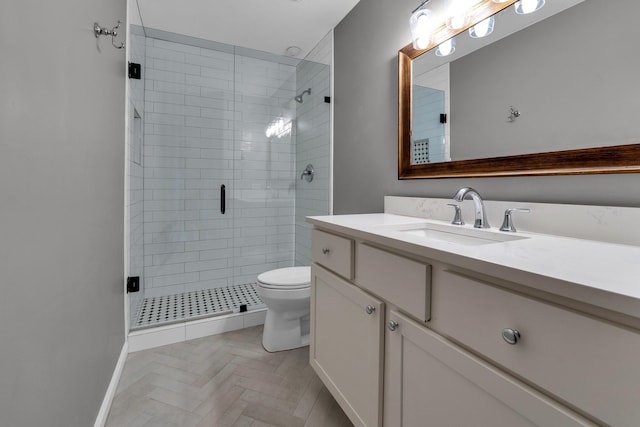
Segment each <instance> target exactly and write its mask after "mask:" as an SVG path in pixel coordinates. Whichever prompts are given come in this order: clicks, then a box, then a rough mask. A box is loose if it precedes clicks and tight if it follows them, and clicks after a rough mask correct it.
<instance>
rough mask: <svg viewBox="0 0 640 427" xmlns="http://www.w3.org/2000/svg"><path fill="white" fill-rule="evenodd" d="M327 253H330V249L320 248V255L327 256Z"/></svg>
mask: <svg viewBox="0 0 640 427" xmlns="http://www.w3.org/2000/svg"><path fill="white" fill-rule="evenodd" d="M329 252H331V249H329V248H322V253H323V254H325V255H326V254H328V253H329Z"/></svg>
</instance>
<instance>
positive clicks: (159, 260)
mask: <svg viewBox="0 0 640 427" xmlns="http://www.w3.org/2000/svg"><path fill="white" fill-rule="evenodd" d="M295 73H296V69H295V67H293V66H291V65H286V64H282V63H278V62H275V61H268V60H264V59H256V58H252V57H247V56H241V55H234V54H232V53H229V52H223V51H216V50H212V49H206V48H202V47H196V46H190V45H186V44H180V43H173V42H169V41H165V40H160V39H154V38H147V40H146V67H145V73H144V79H145V82H144V83H145V88H144V91H145V92H144V93H145V105H144V111H145V114H144V138H145V149H144V156H143V165H144V192H143V196H144V255H145V256H144V278H145V296H146V297H151V296H154V297H157V296H165V295H171V294H177V293H182V292H190V291H196V290H201V289H208V288H217V287H222V286H228V285H234V284H241V283H252V282H255V280H256V276H257V275H258V274H260V273H261V272H263V271H266V270H269V269H273V268H279V267H285V266H290V265H292V263H293V259H294V229H295V226H294V215H295V214H294V208H295V184H294V183H295V173H296V172H295V153H296V151H295V146H294V141H295V139H294V135H287V136H284V137H282V138H277V137H272V138H267V137H266V134H265V131H266V129H267V127H268V126H269V124H270V123H271V122H272V121H274V120H275V119H277V118H278V117H283V118H284V119H285V120H289V121H291V120H293V119H294V114H295V108H294V106H293V105H292V99H293V97H294V96H295V89H296V85H295V83H296V75H295ZM221 185H225V186H226V195H227V197H226V212H225V214H224V215H223V214H222V213H221V212H220V202H221V201H220V194H221V193H220V186H221Z"/></svg>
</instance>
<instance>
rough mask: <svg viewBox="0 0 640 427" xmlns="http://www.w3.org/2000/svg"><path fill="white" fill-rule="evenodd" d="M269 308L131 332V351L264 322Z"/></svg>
mask: <svg viewBox="0 0 640 427" xmlns="http://www.w3.org/2000/svg"><path fill="white" fill-rule="evenodd" d="M266 314H267V309H266V308H264V309H260V310H256V311H251V312H247V313H233V314H226V315H223V316H217V317H208V318H205V319H198V320H192V321H188V322H183V323H175V324H172V325H168V326H158V327H157V328H149V329H142V330H138V331H132V332H129V352H130V353H134V352H136V351H141V350H147V349H149V348H155V347H160V346H163V345H168V344H174V343H177V342H183V341H187V340H190V339H194V338H200V337H204V336H209V335H217V334H222V333H225V332H230V331H235V330H237V329H242V328H249V327H251V326H257V325H262V324H264V319H265V316H266Z"/></svg>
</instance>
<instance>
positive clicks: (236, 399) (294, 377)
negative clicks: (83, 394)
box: [106, 326, 352, 427]
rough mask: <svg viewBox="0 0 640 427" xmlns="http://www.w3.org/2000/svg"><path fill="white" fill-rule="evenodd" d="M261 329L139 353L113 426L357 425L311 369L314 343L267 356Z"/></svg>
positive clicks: (116, 404)
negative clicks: (311, 346) (310, 358)
mask: <svg viewBox="0 0 640 427" xmlns="http://www.w3.org/2000/svg"><path fill="white" fill-rule="evenodd" d="M261 340H262V326H257V327H254V328H248V329H243V330H240V331H234V332H229V333H226V334H222V335H215V336H210V337H205V338H200V339H196V340H191V341H187V342H183V343H178V344H172V345H167V346H164V347H159V348H154V349H150V350H145V351H140V352H137V353H132V354H130V355H129V357H128V358H127V362H126V364H125V367H124V371H123V373H122V378H121V379H120V384H119V385H118V390H117V392H116V396H115V398H114V401H113V405H112V407H111V412H110V413H109V418H108V419H107V424H106V427H174V426H175V427H205V426H206V427H226V426H252V427H269V426H282V427H289V426H296V427H334V426H335V427H351V426H352V424H351V422H350V421H349V419H348V418H347V417H346V415H345V414H344V412H343V411H342V409H341V408H340V407H339V406H338V404H337V403H336V402H335V400H334V399H333V397H332V396H331V394H330V393H329V392H328V391H327V389H326V388H325V387H324V385H323V384H322V382H321V381H320V379H319V378H318V377H317V375H316V374H315V372H313V370H312V369H311V367H310V366H309V363H308V361H309V347H305V348H301V349H297V350H290V351H284V352H279V353H267V352H266V351H264V349H263V348H262V344H261Z"/></svg>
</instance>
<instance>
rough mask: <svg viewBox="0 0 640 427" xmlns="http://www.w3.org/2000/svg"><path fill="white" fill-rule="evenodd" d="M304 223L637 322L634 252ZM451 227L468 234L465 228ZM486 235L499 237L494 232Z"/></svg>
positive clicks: (333, 219) (401, 220)
mask: <svg viewBox="0 0 640 427" xmlns="http://www.w3.org/2000/svg"><path fill="white" fill-rule="evenodd" d="M307 222H309V223H311V224H313V225H314V226H316V227H318V228H323V229H326V230H329V231H334V232H339V233H345V234H349V235H352V236H353V237H355V238H358V239H362V240H365V241H369V242H372V243H377V244H379V245H385V246H389V247H391V248H394V249H397V250H401V251H405V252H409V253H413V254H415V255H419V256H424V257H426V258H430V259H433V260H437V261H440V262H443V263H447V264H452V265H456V266H459V267H461V268H466V269H469V270H473V271H477V272H479V273H482V274H486V275H489V276H494V277H498V278H501V279H504V280H508V281H512V282H515V283H520V284H522V285H525V286H528V287H532V288H534V289H538V290H542V291H545V292H549V293H552V294H555V295H560V296H564V297H567V298H571V299H574V300H577V301H581V302H585V303H588V304H593V305H596V306H599V307H603V308H606V309H609V310H613V311H616V312H620V313H624V314H627V315H630V316H633V317H638V318H640V247H638V246H631V245H622V244H614V243H604V242H598V241H592V240H582V239H576V238H569V237H559V236H552V235H545V234H536V233H528V232H517V233H515V235H517V236H520V237H526V238H525V239H521V240H514V241H507V242H496V243H490V244H484V245H480V246H468V245H463V244H457V243H452V242H446V241H438V240H429V239H425V238H424V237H417V236H413V235H410V234H408V233H401V232H398V231H397V230H394V229H393V228H394V227H393V226H402V225H411V224H414V225H415V224H417V225H420V224H437V225H448V222H444V221H436V220H428V219H424V218H415V217H408V216H401V215H393V214H362V215H328V216H314V217H307ZM452 227H453V226H452ZM456 227H462V228H470V229H473V226H471V225H464V226H456ZM483 232H485V230H483ZM486 233H488V234H501V235H504V234H505V233H504V232H500V231H498V230H497V228H492V229H490V230H486ZM510 234H511V233H510ZM541 279H544V280H541Z"/></svg>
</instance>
